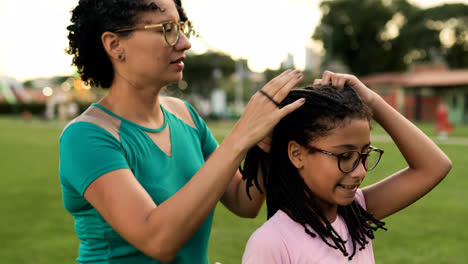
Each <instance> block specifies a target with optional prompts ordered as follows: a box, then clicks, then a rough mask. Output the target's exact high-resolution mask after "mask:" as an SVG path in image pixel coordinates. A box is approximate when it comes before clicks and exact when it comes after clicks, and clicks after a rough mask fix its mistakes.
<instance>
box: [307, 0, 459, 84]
mask: <svg viewBox="0 0 468 264" xmlns="http://www.w3.org/2000/svg"><path fill="white" fill-rule="evenodd" d="M321 9H322V12H323V17H322V20H321V24H320V25H319V26H318V27H317V28H316V30H315V32H314V34H313V36H312V38H314V39H316V40H320V41H322V43H323V45H324V47H325V50H326V57H325V61H324V66H325V68H327V66H328V65H331V64H332V63H333V62H334V61H341V62H342V63H344V64H345V65H346V66H348V67H349V69H350V70H351V71H352V72H353V73H355V74H358V75H366V74H370V73H376V72H384V71H403V70H406V69H407V67H408V66H409V65H411V64H413V63H419V62H432V63H447V64H448V65H449V66H450V67H452V68H461V67H468V23H467V22H468V6H467V5H464V4H445V5H441V6H436V7H433V8H429V9H420V8H418V7H416V6H413V5H412V4H410V3H409V2H408V1H407V0H334V1H331V0H325V1H322V3H321Z"/></svg>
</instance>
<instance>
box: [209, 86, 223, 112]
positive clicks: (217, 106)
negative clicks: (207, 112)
mask: <svg viewBox="0 0 468 264" xmlns="http://www.w3.org/2000/svg"><path fill="white" fill-rule="evenodd" d="M211 113H213V114H214V115H216V116H218V117H225V116H226V113H227V106H226V92H225V91H223V90H221V89H215V90H214V91H213V92H212V93H211Z"/></svg>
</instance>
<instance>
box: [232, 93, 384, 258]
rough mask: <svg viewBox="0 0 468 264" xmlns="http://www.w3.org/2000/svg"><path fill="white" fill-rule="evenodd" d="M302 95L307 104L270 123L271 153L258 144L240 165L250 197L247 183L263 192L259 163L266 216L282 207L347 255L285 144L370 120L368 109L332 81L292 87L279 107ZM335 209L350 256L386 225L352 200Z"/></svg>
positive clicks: (306, 227)
mask: <svg viewBox="0 0 468 264" xmlns="http://www.w3.org/2000/svg"><path fill="white" fill-rule="evenodd" d="M300 98H306V102H305V104H304V105H302V106H301V107H300V108H299V109H297V110H295V111H294V112H292V113H291V114H289V115H288V116H286V117H284V118H283V119H282V120H281V121H280V122H279V123H278V125H276V127H275V128H274V131H273V139H272V144H271V150H270V153H269V154H266V153H264V152H263V151H262V150H261V149H260V148H258V147H254V148H252V149H251V150H249V152H248V153H247V156H246V159H245V161H244V166H243V168H242V169H241V172H242V174H243V178H244V179H245V180H247V194H248V195H249V197H250V194H249V188H250V187H252V186H253V185H254V184H255V185H256V187H257V188H258V189H259V190H260V191H262V190H261V188H260V186H259V184H258V179H257V172H258V166H260V169H261V170H262V175H263V182H264V186H265V188H266V201H267V211H268V218H270V217H272V216H273V215H274V214H275V213H276V212H277V211H278V210H282V211H284V212H285V213H286V214H288V216H289V217H290V218H291V219H293V220H294V221H296V222H297V223H299V224H301V225H302V226H303V227H304V231H305V232H306V233H307V234H309V235H310V236H312V237H316V236H319V237H320V238H321V239H322V241H323V242H325V243H326V244H327V245H328V246H330V247H332V248H334V249H338V250H340V251H341V252H342V253H343V255H344V256H349V252H347V250H346V247H345V243H346V241H344V240H343V239H342V238H341V237H340V235H339V234H338V233H337V232H336V231H335V230H334V229H333V227H332V225H331V223H330V221H328V219H327V218H326V216H325V214H324V213H323V211H322V209H321V208H320V206H319V205H318V203H317V201H316V199H315V197H314V194H313V193H312V192H311V191H310V189H309V188H308V187H307V185H306V183H305V182H304V180H303V179H302V177H301V176H300V175H299V173H298V171H297V169H296V168H295V167H294V165H293V164H292V163H291V161H290V160H289V157H288V143H289V142H290V141H292V140H294V141H296V142H297V143H299V144H301V145H303V146H307V144H308V143H309V142H310V141H313V140H315V139H317V138H319V137H324V136H327V135H329V134H330V133H331V131H332V130H333V129H335V128H339V127H340V126H343V125H346V122H350V120H353V119H366V120H368V121H370V119H371V112H370V110H369V108H368V107H367V106H366V105H365V104H364V103H363V102H362V101H361V99H360V98H359V96H358V95H357V94H356V92H355V91H354V90H353V89H352V88H350V87H348V86H345V88H344V89H338V88H336V87H334V86H330V85H318V86H310V87H305V88H302V89H297V90H293V91H291V92H290V94H289V95H288V96H287V97H286V99H284V100H283V102H281V104H280V107H283V106H285V105H288V104H290V103H292V102H294V101H295V100H297V99H300ZM338 214H339V215H341V216H342V217H343V219H344V221H345V222H346V225H347V227H348V230H349V233H350V235H351V239H352V242H353V251H352V252H351V255H350V256H349V257H348V258H349V260H351V259H352V258H353V256H354V255H355V253H356V248H357V247H356V244H358V245H359V250H362V249H364V248H365V247H366V244H368V240H367V238H370V239H373V238H374V233H373V232H374V231H376V230H377V229H379V228H381V229H384V230H386V228H385V227H384V225H385V223H384V222H381V221H379V220H377V219H375V218H374V217H373V216H372V214H370V213H369V212H367V211H366V210H365V209H364V208H363V207H362V206H361V205H360V204H358V203H357V202H356V201H353V202H352V203H351V204H350V205H347V206H338ZM308 226H309V227H310V229H309V228H308ZM327 238H328V240H327ZM329 240H330V241H331V242H329Z"/></svg>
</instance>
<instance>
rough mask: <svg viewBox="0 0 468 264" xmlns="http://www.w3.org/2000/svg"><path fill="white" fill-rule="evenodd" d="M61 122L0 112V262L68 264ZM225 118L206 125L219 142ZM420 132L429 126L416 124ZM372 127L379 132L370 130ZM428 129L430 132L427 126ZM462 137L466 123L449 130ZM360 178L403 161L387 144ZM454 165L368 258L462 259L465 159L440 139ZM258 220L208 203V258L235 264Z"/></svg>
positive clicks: (72, 252) (466, 233)
mask: <svg viewBox="0 0 468 264" xmlns="http://www.w3.org/2000/svg"><path fill="white" fill-rule="evenodd" d="M63 125H64V124H63V123H60V122H42V121H38V120H33V121H31V122H24V121H22V120H21V119H17V118H11V117H0V168H1V171H2V173H1V177H0V186H1V187H2V191H1V192H0V210H1V214H0V215H1V217H0V238H1V240H0V259H1V261H0V262H1V263H15V264H17V263H18V264H20V263H35V264H40V263H44V264H46V263H47V264H55V263H74V259H75V258H76V256H77V252H78V244H79V241H78V239H77V238H76V236H75V233H74V229H73V219H72V217H71V216H70V215H69V214H68V213H67V212H66V211H65V209H64V208H63V205H62V200H61V192H60V183H59V177H58V137H59V135H60V132H61V129H62V127H63ZM232 125H233V124H232V123H210V124H209V126H210V128H211V129H212V131H213V133H214V134H215V135H216V136H217V138H218V140H219V141H221V140H222V138H223V137H224V135H225V134H226V133H227V131H229V129H230V128H231V127H232ZM421 127H422V128H423V130H424V131H430V129H432V127H431V126H430V125H428V124H422V125H421ZM374 132H375V133H380V132H381V131H379V128H375V131H374ZM428 134H430V132H428ZM455 135H456V136H460V137H462V136H464V137H468V129H467V128H466V127H460V128H458V127H456V128H455V130H454V136H455ZM374 145H376V146H378V147H379V148H382V149H384V150H385V154H384V157H383V160H382V163H381V164H380V165H379V167H378V168H376V169H375V170H374V171H372V172H371V173H369V175H368V177H367V178H366V181H365V182H366V184H370V183H372V182H374V181H377V180H379V179H381V178H383V177H384V176H386V175H388V174H390V173H391V172H394V171H396V170H399V169H401V168H403V167H404V162H403V159H402V157H401V156H400V155H399V153H398V151H397V149H396V148H395V147H394V146H393V145H392V144H391V143H379V142H375V143H374ZM441 147H442V149H443V150H444V151H445V152H446V153H447V154H448V155H449V156H450V158H451V159H452V162H453V164H454V166H453V169H452V171H451V173H450V174H449V176H448V177H447V178H446V179H445V180H444V181H443V182H442V183H441V184H440V185H439V186H438V187H437V188H436V189H434V190H433V191H432V192H431V193H430V194H428V195H427V196H425V197H424V198H423V199H421V200H420V201H418V202H416V203H415V204H414V205H412V206H410V207H409V208H407V209H405V210H403V211H401V212H399V213H398V214H396V215H394V216H391V217H389V218H388V219H386V220H385V221H386V222H387V228H388V229H389V231H388V232H385V231H382V230H379V231H378V232H377V233H376V239H375V240H374V242H373V243H374V253H375V258H376V263H447V264H448V263H468V253H467V252H466V248H467V242H466V241H467V240H468V229H466V228H464V227H465V223H466V219H467V218H468V205H467V203H466V202H465V200H464V199H466V197H467V191H466V190H467V187H468V177H466V172H468V164H467V162H466V151H467V150H468V146H464V145H448V144H447V145H441ZM265 218H266V213H265V208H263V210H262V212H261V213H260V215H259V217H257V218H256V219H253V220H252V219H241V218H239V217H236V216H234V215H232V214H231V213H229V212H228V211H227V210H226V209H225V208H224V207H223V206H222V205H219V206H218V207H217V208H216V213H215V218H214V224H213V230H212V236H211V240H210V260H211V262H212V263H213V262H215V261H218V262H221V263H223V264H234V263H240V259H241V256H242V252H243V249H244V246H245V244H246V242H247V239H248V238H249V236H250V234H251V233H252V232H253V231H254V230H255V229H256V228H257V227H259V226H260V225H261V224H262V223H263V222H264V221H265Z"/></svg>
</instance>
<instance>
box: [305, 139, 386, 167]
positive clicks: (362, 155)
mask: <svg viewBox="0 0 468 264" xmlns="http://www.w3.org/2000/svg"><path fill="white" fill-rule="evenodd" d="M306 148H308V149H309V150H312V151H317V152H320V153H323V154H326V155H330V156H334V157H336V158H337V159H338V169H339V170H340V171H341V172H343V173H349V172H352V171H353V170H355V169H356V168H357V167H358V166H359V162H361V163H362V165H363V166H364V169H365V170H366V171H370V170H372V169H374V168H375V167H377V164H379V162H380V159H381V158H382V155H383V154H384V151H383V150H381V149H378V148H375V147H372V146H370V147H369V151H367V153H361V152H359V151H357V150H348V151H345V152H341V153H338V154H335V153H332V152H330V151H326V150H323V149H319V148H316V147H314V146H310V145H307V146H306ZM372 151H375V152H378V153H379V158H378V159H377V161H376V162H375V164H374V165H373V166H372V167H370V168H366V164H365V162H366V160H367V158H368V156H369V153H370V152H372ZM350 152H357V153H358V154H359V159H357V160H356V161H355V162H354V163H353V167H352V168H351V169H350V170H347V171H346V170H343V169H342V168H341V159H342V158H343V157H344V155H346V154H347V153H350Z"/></svg>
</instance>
